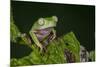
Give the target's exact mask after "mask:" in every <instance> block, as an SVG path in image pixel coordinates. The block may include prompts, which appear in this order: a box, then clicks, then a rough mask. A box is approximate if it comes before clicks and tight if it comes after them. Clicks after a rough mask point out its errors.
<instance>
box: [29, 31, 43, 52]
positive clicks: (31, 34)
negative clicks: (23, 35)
mask: <svg viewBox="0 0 100 67" xmlns="http://www.w3.org/2000/svg"><path fill="white" fill-rule="evenodd" d="M29 34H30V36H31V38H32V40H33V41H34V43H35V44H36V45H37V46H38V47H39V48H40V50H41V51H42V50H43V46H42V44H41V43H40V42H39V40H38V38H37V36H36V35H35V34H34V32H32V31H30V32H29Z"/></svg>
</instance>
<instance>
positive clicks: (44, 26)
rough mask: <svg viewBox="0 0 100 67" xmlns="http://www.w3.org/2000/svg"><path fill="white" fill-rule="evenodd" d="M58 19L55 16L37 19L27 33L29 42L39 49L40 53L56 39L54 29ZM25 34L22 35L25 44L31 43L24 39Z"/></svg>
mask: <svg viewBox="0 0 100 67" xmlns="http://www.w3.org/2000/svg"><path fill="white" fill-rule="evenodd" d="M57 21H58V18H57V16H51V17H45V18H39V19H38V20H37V21H36V22H34V24H33V26H32V28H31V30H30V31H29V34H30V37H31V40H32V41H34V43H35V44H36V45H37V46H38V47H39V48H40V50H41V51H42V50H43V49H44V48H45V46H47V45H48V43H49V42H50V41H52V40H54V39H55V38H56V30H55V29H54V27H56V24H57ZM25 36H26V34H23V35H22V39H23V40H24V41H26V42H27V43H29V44H30V43H31V41H30V39H29V38H28V37H27V38H25Z"/></svg>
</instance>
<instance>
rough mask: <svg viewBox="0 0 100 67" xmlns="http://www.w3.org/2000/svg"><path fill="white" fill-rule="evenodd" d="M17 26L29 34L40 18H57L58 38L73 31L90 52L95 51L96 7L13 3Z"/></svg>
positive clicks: (12, 7)
mask: <svg viewBox="0 0 100 67" xmlns="http://www.w3.org/2000/svg"><path fill="white" fill-rule="evenodd" d="M11 9H12V13H13V16H14V20H15V24H16V25H17V26H18V28H19V29H20V31H21V32H26V33H28V32H29V30H30V29H31V27H32V25H33V23H34V22H35V21H36V20H38V18H40V17H49V16H53V15H55V16H57V17H58V23H57V27H56V28H55V29H56V31H57V36H58V37H59V36H61V35H63V34H66V33H68V32H70V31H73V32H74V33H75V35H76V37H77V39H78V40H79V42H80V44H81V45H84V46H85V47H86V49H87V50H88V51H90V50H94V49H95V6H93V5H91V6H90V5H74V4H57V3H56V4H55V3H40V2H24V1H23V2H22V1H11Z"/></svg>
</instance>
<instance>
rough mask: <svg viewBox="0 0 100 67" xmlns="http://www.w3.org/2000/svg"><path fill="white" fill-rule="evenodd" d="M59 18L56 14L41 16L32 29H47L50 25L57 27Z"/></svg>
mask: <svg viewBox="0 0 100 67" xmlns="http://www.w3.org/2000/svg"><path fill="white" fill-rule="evenodd" d="M57 21H58V18H57V17H56V16H52V17H46V18H39V19H38V21H36V22H35V23H34V25H33V27H32V29H45V28H49V27H55V26H56V24H57Z"/></svg>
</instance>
